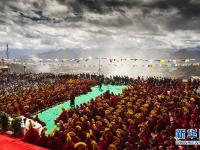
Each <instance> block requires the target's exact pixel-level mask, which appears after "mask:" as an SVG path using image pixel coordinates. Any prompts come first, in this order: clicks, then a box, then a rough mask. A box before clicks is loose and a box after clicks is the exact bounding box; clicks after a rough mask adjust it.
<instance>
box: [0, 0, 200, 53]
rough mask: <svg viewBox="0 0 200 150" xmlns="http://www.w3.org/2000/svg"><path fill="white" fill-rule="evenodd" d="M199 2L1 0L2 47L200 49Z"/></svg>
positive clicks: (158, 0) (35, 48) (171, 0)
mask: <svg viewBox="0 0 200 150" xmlns="http://www.w3.org/2000/svg"><path fill="white" fill-rule="evenodd" d="M199 37H200V0H0V46H1V49H3V48H2V47H3V46H4V45H5V44H6V43H9V45H10V47H11V48H13V49H29V50H44V49H45V50H46V49H64V48H80V49H99V50H101V49H104V50H107V49H109V50H110V49H121V50H122V51H123V50H125V49H130V50H136V49H137V50H138V49H145V50H148V49H161V50H165V49H172V50H177V49H181V48H188V47H196V46H199V45H200V38H199Z"/></svg>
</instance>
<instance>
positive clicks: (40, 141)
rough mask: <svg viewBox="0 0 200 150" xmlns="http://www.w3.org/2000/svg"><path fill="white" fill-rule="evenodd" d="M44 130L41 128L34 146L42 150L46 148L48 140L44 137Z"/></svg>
mask: <svg viewBox="0 0 200 150" xmlns="http://www.w3.org/2000/svg"><path fill="white" fill-rule="evenodd" d="M46 130H47V129H46V128H43V129H42V131H41V136H40V137H39V138H38V140H37V142H36V145H38V146H40V147H44V148H48V142H49V138H48V137H47V136H46V135H45V132H46Z"/></svg>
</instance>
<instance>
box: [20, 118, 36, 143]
mask: <svg viewBox="0 0 200 150" xmlns="http://www.w3.org/2000/svg"><path fill="white" fill-rule="evenodd" d="M38 138H39V133H38V130H37V129H34V128H33V124H32V122H31V120H29V130H28V131H27V132H26V134H25V135H24V138H23V139H22V140H23V141H25V142H27V143H30V144H35V143H36V141H37V139H38Z"/></svg>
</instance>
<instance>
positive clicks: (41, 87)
mask: <svg viewBox="0 0 200 150" xmlns="http://www.w3.org/2000/svg"><path fill="white" fill-rule="evenodd" d="M7 78H8V80H6V81H4V80H0V81H1V82H2V84H1V85H2V86H4V90H5V89H9V90H7V91H6V92H5V91H4V92H2V93H0V111H4V112H6V113H8V114H10V115H13V114H14V115H16V114H17V115H23V116H25V117H31V115H33V114H34V113H37V112H39V111H41V110H43V109H47V108H49V107H52V106H54V105H56V104H58V103H61V102H64V101H66V100H69V99H70V96H71V95H74V96H78V95H80V94H84V93H87V92H89V91H90V90H91V87H92V86H94V85H96V83H97V82H96V80H92V79H87V78H84V77H82V76H76V75H58V76H55V75H53V74H28V75H9V77H7ZM13 83H15V84H14V85H12V84H13ZM10 85H12V86H13V88H12V90H11V89H10V88H9V86H10Z"/></svg>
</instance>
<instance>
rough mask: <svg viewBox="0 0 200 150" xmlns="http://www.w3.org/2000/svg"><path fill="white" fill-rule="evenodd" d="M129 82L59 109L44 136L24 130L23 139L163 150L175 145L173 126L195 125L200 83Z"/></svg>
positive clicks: (199, 115) (88, 147) (64, 145)
mask: <svg viewBox="0 0 200 150" xmlns="http://www.w3.org/2000/svg"><path fill="white" fill-rule="evenodd" d="M120 80H121V79H120ZM124 81H125V82H126V81H128V80H127V79H125V80H123V82H124ZM85 82H86V81H85ZM130 82H131V84H130V85H129V87H128V88H126V89H124V90H123V92H122V94H120V95H114V94H113V93H110V92H109V91H107V92H105V93H104V94H102V95H100V96H99V97H97V98H95V99H93V100H91V101H90V102H88V103H85V104H83V105H81V106H79V107H76V108H75V109H65V108H63V109H62V113H61V114H60V116H59V117H58V118H57V119H56V120H55V122H56V126H55V128H54V129H53V130H52V132H51V133H50V134H49V135H48V136H47V135H46V134H45V130H46V129H45V128H44V129H43V131H42V132H41V133H39V132H38V131H37V130H36V129H34V128H30V130H29V131H28V132H27V133H26V134H25V136H24V138H23V140H24V141H26V142H28V143H31V144H36V145H38V146H41V147H45V148H48V149H52V150H58V149H59V150H65V149H66V150H75V149H85V150H107V149H108V150H117V149H119V150H121V149H126V150H133V149H137V150H140V149H152V150H163V149H178V148H181V147H180V146H179V147H178V146H177V145H175V141H176V140H177V139H176V138H175V130H176V129H186V130H187V129H199V127H200V122H199V120H200V97H199V96H198V95H197V94H196V93H195V92H194V89H196V88H198V87H199V86H200V81H197V80H195V81H188V82H183V81H182V80H175V79H165V78H148V79H142V78H138V79H136V80H132V79H131V81H130ZM184 148H187V149H198V148H199V147H197V146H192V147H190V146H185V147H184ZM184 148H183V147H182V149H184Z"/></svg>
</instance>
